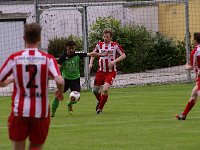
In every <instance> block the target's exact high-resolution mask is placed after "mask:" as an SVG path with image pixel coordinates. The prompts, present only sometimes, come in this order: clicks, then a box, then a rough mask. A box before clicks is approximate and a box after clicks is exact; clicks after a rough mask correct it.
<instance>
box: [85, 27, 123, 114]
mask: <svg viewBox="0 0 200 150" xmlns="http://www.w3.org/2000/svg"><path fill="white" fill-rule="evenodd" d="M112 35H113V33H112V30H110V29H107V30H104V32H103V39H104V42H98V43H97V45H96V47H95V49H94V52H98V53H104V52H107V53H108V56H106V57H100V58H99V60H98V64H99V68H98V71H97V72H96V77H95V80H94V87H93V89H92V91H93V93H94V95H95V96H96V99H97V105H96V113H97V114H100V113H101V112H102V110H103V107H104V105H105V103H106V102H107V99H108V90H109V89H110V86H111V85H112V83H113V80H114V79H115V77H116V74H117V67H116V64H117V63H118V62H120V61H122V60H123V59H125V58H126V55H125V53H124V50H123V49H122V47H121V46H120V45H119V44H118V43H117V42H113V41H111V39H112ZM118 56H119V57H118ZM93 61H94V57H91V59H90V64H89V68H90V69H91V68H92V65H93ZM101 86H103V89H102V92H101V90H100V87H101Z"/></svg>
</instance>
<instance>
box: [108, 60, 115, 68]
mask: <svg viewBox="0 0 200 150" xmlns="http://www.w3.org/2000/svg"><path fill="white" fill-rule="evenodd" d="M115 64H116V63H115V61H110V62H109V63H108V68H110V69H112V68H113V66H114V65H115Z"/></svg>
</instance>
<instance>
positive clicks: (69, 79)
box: [51, 41, 108, 117]
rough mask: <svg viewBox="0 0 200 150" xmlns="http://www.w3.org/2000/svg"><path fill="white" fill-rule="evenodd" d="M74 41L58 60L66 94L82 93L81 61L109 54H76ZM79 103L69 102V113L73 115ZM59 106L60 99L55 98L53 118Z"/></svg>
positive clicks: (68, 44)
mask: <svg viewBox="0 0 200 150" xmlns="http://www.w3.org/2000/svg"><path fill="white" fill-rule="evenodd" d="M75 45H76V43H75V42H74V41H68V42H67V43H66V52H64V53H63V54H62V55H61V57H60V58H59V60H58V66H59V68H60V69H61V73H62V76H63V78H64V80H65V87H64V91H63V92H64V93H65V92H66V91H67V90H68V89H69V88H70V90H71V91H77V92H80V90H81V86H80V70H79V68H80V66H79V64H80V60H81V59H82V58H84V57H90V56H92V57H102V56H107V55H108V54H107V53H97V52H91V53H84V52H75ZM75 103H77V101H72V100H69V101H68V103H67V108H68V112H69V113H70V114H71V113H72V111H73V109H72V105H73V104H75ZM58 105H59V97H55V98H54V100H53V102H52V107H51V117H54V116H55V112H56V109H57V108H58Z"/></svg>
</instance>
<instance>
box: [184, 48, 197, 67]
mask: <svg viewBox="0 0 200 150" xmlns="http://www.w3.org/2000/svg"><path fill="white" fill-rule="evenodd" d="M194 52H195V51H194V50H192V51H191V53H190V62H187V64H186V65H185V69H186V70H193V69H194V59H196V56H195V55H194Z"/></svg>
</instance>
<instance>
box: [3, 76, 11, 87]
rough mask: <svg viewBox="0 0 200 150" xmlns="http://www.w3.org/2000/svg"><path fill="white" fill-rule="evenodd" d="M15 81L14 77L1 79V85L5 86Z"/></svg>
mask: <svg viewBox="0 0 200 150" xmlns="http://www.w3.org/2000/svg"><path fill="white" fill-rule="evenodd" d="M13 82H14V78H8V79H6V80H4V81H0V87H5V86H7V85H9V84H10V83H13Z"/></svg>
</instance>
